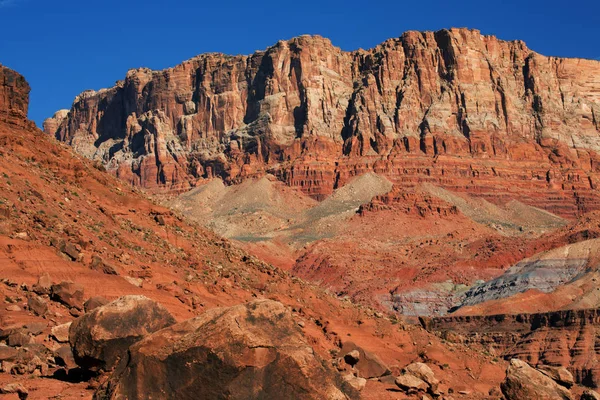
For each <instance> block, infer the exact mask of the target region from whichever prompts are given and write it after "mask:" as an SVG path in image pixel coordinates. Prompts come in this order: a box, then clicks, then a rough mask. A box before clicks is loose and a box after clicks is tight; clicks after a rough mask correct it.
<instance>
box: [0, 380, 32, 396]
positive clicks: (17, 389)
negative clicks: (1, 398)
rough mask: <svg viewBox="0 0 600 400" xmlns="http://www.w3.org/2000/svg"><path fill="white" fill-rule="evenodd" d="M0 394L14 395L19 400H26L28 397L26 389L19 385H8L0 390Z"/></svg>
mask: <svg viewBox="0 0 600 400" xmlns="http://www.w3.org/2000/svg"><path fill="white" fill-rule="evenodd" d="M0 393H2V394H13V393H16V394H17V395H18V396H19V399H21V400H24V399H26V398H27V396H29V392H28V391H27V389H26V388H25V387H24V386H23V385H21V384H20V383H9V384H8V385H5V386H3V387H2V388H1V389H0Z"/></svg>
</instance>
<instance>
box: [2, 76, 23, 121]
mask: <svg viewBox="0 0 600 400" xmlns="http://www.w3.org/2000/svg"><path fill="white" fill-rule="evenodd" d="M29 91H30V88H29V84H28V83H27V81H26V80H25V78H23V77H22V76H21V75H20V74H19V73H17V72H15V71H13V70H12V69H9V68H6V67H3V66H2V65H0V121H3V122H10V123H13V124H20V125H21V124H24V123H25V121H26V120H27V109H28V107H29Z"/></svg>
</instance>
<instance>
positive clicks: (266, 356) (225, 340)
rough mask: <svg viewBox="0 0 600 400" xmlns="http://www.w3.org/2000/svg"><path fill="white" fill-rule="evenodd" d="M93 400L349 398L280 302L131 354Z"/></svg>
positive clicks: (256, 305)
mask: <svg viewBox="0 0 600 400" xmlns="http://www.w3.org/2000/svg"><path fill="white" fill-rule="evenodd" d="M95 398H96V399H120V398H131V399H133V398H164V399H184V398H206V399H209V398H228V399H250V398H261V399H281V398H286V399H287V398H290V399H291V398H294V399H348V398H357V393H356V392H355V391H354V390H353V389H352V388H351V387H350V386H349V385H348V384H346V383H344V382H343V381H342V380H341V378H340V377H339V375H338V374H337V373H336V372H334V371H333V370H332V369H331V367H327V366H326V365H325V364H324V363H323V361H322V360H321V358H320V357H319V356H318V355H317V354H316V353H315V352H314V351H313V349H312V348H311V347H310V346H309V345H308V343H307V342H306V339H305V338H304V337H303V335H302V333H301V329H300V328H299V327H298V325H297V324H296V323H295V321H294V319H293V318H292V314H291V313H290V312H289V311H288V310H287V309H286V308H285V306H284V305H283V304H281V303H279V302H276V301H272V300H257V301H253V302H250V303H248V304H246V305H238V306H234V307H229V308H216V309H213V310H210V311H208V312H206V313H204V314H202V315H201V316H198V317H196V318H193V319H190V320H187V321H185V322H181V323H179V324H176V325H173V326H171V327H168V328H165V329H163V330H160V331H158V332H156V333H154V334H152V335H150V336H148V337H146V338H145V339H143V340H142V341H140V342H138V343H137V344H135V345H133V346H132V347H131V348H130V349H129V355H128V357H127V358H124V359H123V360H122V361H121V362H120V364H119V365H118V366H117V368H116V369H115V371H114V373H113V375H112V377H111V378H110V379H109V381H108V382H107V383H106V384H105V385H104V386H103V387H101V388H100V389H99V390H98V391H97V392H96V394H95Z"/></svg>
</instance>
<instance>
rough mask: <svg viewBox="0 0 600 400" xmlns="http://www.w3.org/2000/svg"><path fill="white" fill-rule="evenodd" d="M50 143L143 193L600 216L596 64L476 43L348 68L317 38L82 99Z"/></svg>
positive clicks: (427, 47) (358, 59)
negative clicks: (274, 188) (302, 196)
mask: <svg viewBox="0 0 600 400" xmlns="http://www.w3.org/2000/svg"><path fill="white" fill-rule="evenodd" d="M44 126H45V131H46V132H47V133H49V134H51V135H54V136H55V137H56V138H58V139H60V140H62V141H64V142H66V143H68V144H70V145H71V146H73V148H75V150H76V151H77V152H79V153H80V154H83V155H84V156H86V157H88V158H92V159H95V160H100V161H102V162H103V163H104V165H105V166H106V168H107V169H108V170H109V171H112V172H113V173H114V174H116V175H117V176H118V177H120V178H122V179H125V180H126V181H128V182H131V183H133V184H135V185H138V186H141V187H144V188H146V189H148V190H151V191H162V192H164V191H169V192H172V191H186V190H188V189H190V188H192V187H194V186H195V185H197V184H198V182H199V181H201V180H202V179H203V178H209V177H215V176H216V177H220V178H222V179H224V180H225V181H226V182H230V183H231V182H239V181H240V180H242V179H244V178H246V177H251V176H262V175H264V174H265V173H266V172H270V173H272V174H274V175H275V176H277V177H278V178H279V179H280V180H282V181H284V182H285V183H287V184H288V185H290V186H294V187H298V188H301V190H302V191H304V192H305V193H307V194H309V195H311V196H313V197H315V198H317V199H321V198H323V197H325V196H327V195H328V194H330V193H331V192H332V191H333V190H334V189H335V188H336V187H339V186H341V185H343V184H345V183H346V182H347V181H348V180H349V179H350V178H351V177H352V176H355V175H358V174H361V173H364V172H367V171H373V172H376V173H381V174H384V175H386V176H387V177H388V178H389V179H391V180H392V181H393V182H394V183H396V184H401V185H404V186H410V185H413V184H415V183H417V182H429V183H433V184H436V185H439V186H442V187H443V188H446V189H451V190H459V191H467V192H470V193H472V194H477V195H478V196H482V197H485V198H487V199H489V200H491V201H503V202H507V201H509V200H511V199H517V200H520V201H521V202H523V203H525V204H528V205H535V206H540V207H542V208H544V209H546V210H548V211H551V212H553V213H555V214H558V215H560V216H563V217H573V216H575V215H579V214H580V213H582V212H585V211H590V210H593V209H597V208H599V207H600V201H599V200H600V198H599V197H598V193H597V190H595V189H596V188H597V185H598V183H599V182H598V179H599V177H600V175H599V172H600V164H599V161H600V157H599V156H598V151H600V135H599V132H600V62H597V61H591V60H582V59H562V58H555V57H545V56H542V55H540V54H537V53H535V52H534V51H532V50H530V49H528V48H527V46H526V45H525V44H524V43H523V42H521V41H513V42H506V41H502V40H499V39H497V38H495V37H493V36H483V35H481V34H480V32H478V31H476V30H467V29H451V30H441V31H438V32H407V33H405V34H403V35H402V36H401V37H399V38H395V39H390V40H387V41H386V42H384V43H382V44H380V45H379V46H376V47H375V48H373V49H370V50H357V51H353V52H345V51H342V50H341V49H339V48H337V47H335V46H333V45H332V44H331V42H330V41H329V40H327V39H324V38H322V37H318V36H301V37H298V38H294V39H291V40H289V41H280V42H278V43H277V44H276V45H274V46H272V47H270V48H268V49H267V50H265V51H260V52H256V53H254V54H252V55H250V56H227V55H223V54H213V53H211V54H203V55H200V56H197V57H195V58H193V59H191V60H188V61H185V62H183V63H182V64H180V65H178V66H176V67H174V68H170V69H166V70H164V71H151V70H149V69H137V70H131V71H129V72H128V74H127V76H126V77H125V79H124V80H122V81H119V82H117V84H116V86H114V87H112V88H109V89H103V90H100V91H97V92H96V91H86V92H83V93H82V94H80V95H79V96H78V97H77V98H76V99H75V101H74V103H73V105H72V107H71V109H70V110H63V111H59V112H57V113H56V115H55V116H54V117H53V118H50V119H49V120H47V121H46V123H45V124H44Z"/></svg>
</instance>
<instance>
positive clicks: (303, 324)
mask: <svg viewBox="0 0 600 400" xmlns="http://www.w3.org/2000/svg"><path fill="white" fill-rule="evenodd" d="M305 325H306V324H305V323H304V321H298V326H299V327H300V328H304V326H305Z"/></svg>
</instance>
